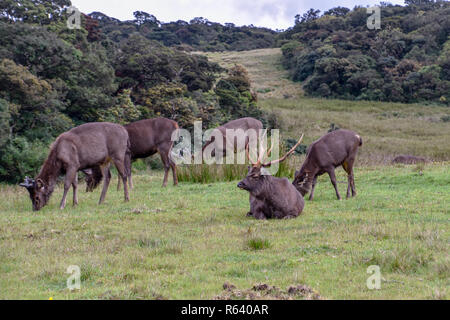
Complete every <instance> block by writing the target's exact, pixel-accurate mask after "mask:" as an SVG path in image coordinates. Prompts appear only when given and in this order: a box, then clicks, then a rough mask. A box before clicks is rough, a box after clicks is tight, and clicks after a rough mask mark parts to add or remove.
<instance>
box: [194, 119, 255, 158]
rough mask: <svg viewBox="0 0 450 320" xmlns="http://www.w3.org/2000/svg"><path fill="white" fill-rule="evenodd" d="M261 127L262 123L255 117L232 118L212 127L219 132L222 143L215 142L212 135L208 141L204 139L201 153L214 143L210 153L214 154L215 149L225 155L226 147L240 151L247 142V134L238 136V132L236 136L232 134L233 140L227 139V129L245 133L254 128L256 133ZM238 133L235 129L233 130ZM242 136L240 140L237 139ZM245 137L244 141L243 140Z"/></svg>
mask: <svg viewBox="0 0 450 320" xmlns="http://www.w3.org/2000/svg"><path fill="white" fill-rule="evenodd" d="M262 129H263V124H262V122H261V121H259V120H257V119H255V118H242V119H237V120H233V121H230V122H227V123H225V124H224V125H222V126H220V127H218V128H216V129H214V130H217V131H219V132H220V134H221V136H222V137H223V140H222V145H220V143H216V141H215V137H214V136H212V137H211V138H210V139H209V140H208V141H206V143H205V145H204V146H203V148H202V153H203V152H204V151H205V149H206V148H207V147H208V146H209V145H211V144H213V143H214V147H215V149H214V151H212V153H211V155H212V156H215V151H218V152H219V153H220V152H222V154H223V156H224V157H225V156H226V149H227V146H228V148H232V149H234V152H240V151H244V150H245V148H246V147H247V146H248V144H249V136H248V135H247V136H240V135H239V134H238V135H237V136H234V137H233V138H234V141H227V139H226V138H227V130H242V131H243V132H244V133H247V132H248V131H249V130H254V132H255V133H256V135H257V134H258V133H259V131H260V130H262ZM235 132H236V133H238V132H237V131H235ZM240 138H242V139H243V140H242V141H239V140H238V139H240ZM244 139H245V141H244ZM239 147H241V148H242V150H239Z"/></svg>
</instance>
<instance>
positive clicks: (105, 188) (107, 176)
mask: <svg viewBox="0 0 450 320" xmlns="http://www.w3.org/2000/svg"><path fill="white" fill-rule="evenodd" d="M102 174H103V178H104V179H105V181H104V182H103V190H102V194H101V196H100V200H99V202H98V204H102V203H103V201H105V197H106V192H107V191H108V187H109V182H110V181H111V174H110V172H109V166H105V167H103V168H102Z"/></svg>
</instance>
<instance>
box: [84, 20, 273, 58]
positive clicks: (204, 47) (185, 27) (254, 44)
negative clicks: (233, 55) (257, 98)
mask: <svg viewBox="0 0 450 320" xmlns="http://www.w3.org/2000/svg"><path fill="white" fill-rule="evenodd" d="M89 16H90V17H91V18H92V19H93V20H95V21H97V22H98V24H99V27H100V28H101V30H102V32H103V37H104V38H106V39H110V40H112V41H114V42H117V43H118V42H121V41H124V40H126V39H128V38H129V37H130V36H131V35H132V34H133V33H135V32H138V33H139V34H140V35H141V36H143V37H145V38H147V39H149V40H155V41H158V42H160V43H161V44H163V45H165V46H168V47H178V48H182V49H184V50H186V51H192V50H198V51H225V50H233V51H234V50H235V51H242V50H252V49H260V48H270V47H273V46H274V44H275V37H276V32H275V31H273V30H270V29H267V28H258V27H255V26H253V25H250V26H243V27H237V26H235V25H234V24H231V23H226V24H225V25H222V24H220V23H216V22H211V21H208V20H207V19H205V18H200V17H198V18H194V19H192V20H191V21H189V22H187V21H182V20H178V21H174V22H169V23H163V22H160V21H158V19H157V18H156V17H155V16H154V15H152V14H149V13H146V12H143V11H137V12H135V13H134V16H135V20H131V21H119V20H117V19H114V18H111V17H108V16H107V15H105V14H103V13H101V12H92V13H91V14H89Z"/></svg>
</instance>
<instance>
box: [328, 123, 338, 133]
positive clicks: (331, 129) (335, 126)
mask: <svg viewBox="0 0 450 320" xmlns="http://www.w3.org/2000/svg"><path fill="white" fill-rule="evenodd" d="M339 129H340V128H339V127H338V126H337V125H336V124H334V123H332V124H330V129H329V130H328V133H330V132H333V131H336V130H339Z"/></svg>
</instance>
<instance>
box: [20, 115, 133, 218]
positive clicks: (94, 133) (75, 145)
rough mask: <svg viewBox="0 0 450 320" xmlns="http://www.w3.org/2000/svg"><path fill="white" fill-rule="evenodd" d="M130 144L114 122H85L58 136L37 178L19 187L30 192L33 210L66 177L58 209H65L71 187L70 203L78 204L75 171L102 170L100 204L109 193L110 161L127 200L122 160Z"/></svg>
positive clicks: (38, 206) (45, 202)
mask: <svg viewBox="0 0 450 320" xmlns="http://www.w3.org/2000/svg"><path fill="white" fill-rule="evenodd" d="M129 148H130V142H129V139H128V133H127V130H125V128H124V127H122V126H121V125H118V124H114V123H108V122H101V123H99V122H96V123H87V124H84V125H81V126H79V127H76V128H73V129H72V130H70V131H68V132H65V133H63V134H61V135H60V136H59V137H58V138H57V139H56V140H55V142H54V143H53V144H52V146H51V147H50V153H49V156H48V158H47V160H46V161H45V162H44V165H43V166H42V169H41V171H40V173H39V175H38V176H37V177H36V179H30V178H28V177H26V178H25V182H24V183H22V184H20V186H22V187H25V188H26V189H27V190H28V192H29V193H30V198H31V202H32V205H33V210H34V211H38V210H40V209H41V208H42V207H44V206H45V205H46V204H47V203H48V201H49V199H50V196H51V194H52V193H53V190H54V187H55V184H56V180H57V178H58V176H59V175H60V174H65V175H66V176H65V180H64V194H63V197H62V200H61V204H60V209H64V208H65V206H66V197H67V193H68V191H69V189H70V186H72V187H73V204H74V206H76V205H77V204H78V197H77V188H78V171H80V170H84V169H86V168H93V167H96V168H98V167H101V168H102V170H103V175H104V176H105V177H106V178H105V182H104V185H103V191H102V194H101V197H100V201H99V203H102V202H103V201H104V200H105V196H106V192H107V191H108V186H109V180H110V179H109V178H108V175H107V171H109V162H111V161H112V162H113V163H114V165H115V166H116V168H117V171H118V172H119V175H120V177H121V178H122V180H123V182H124V184H125V188H124V194H125V201H129V195H128V188H127V187H126V181H127V175H126V170H125V161H126V159H127V158H129V157H130V150H129Z"/></svg>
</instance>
